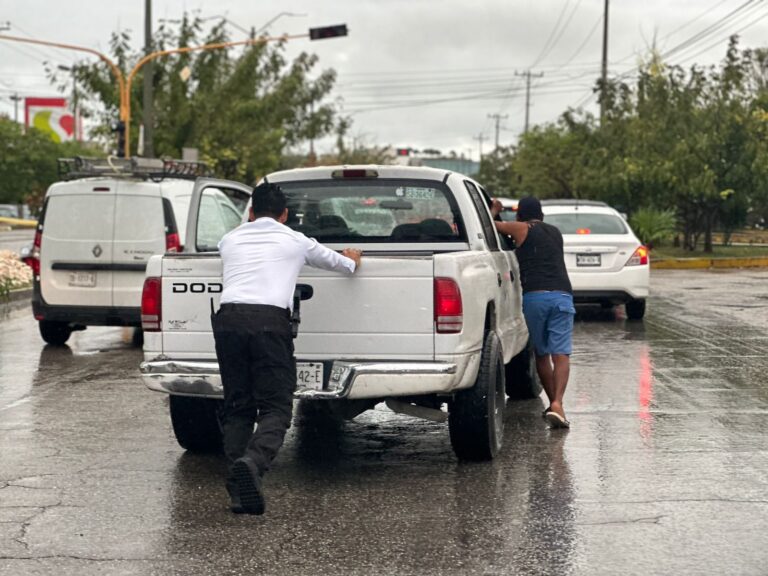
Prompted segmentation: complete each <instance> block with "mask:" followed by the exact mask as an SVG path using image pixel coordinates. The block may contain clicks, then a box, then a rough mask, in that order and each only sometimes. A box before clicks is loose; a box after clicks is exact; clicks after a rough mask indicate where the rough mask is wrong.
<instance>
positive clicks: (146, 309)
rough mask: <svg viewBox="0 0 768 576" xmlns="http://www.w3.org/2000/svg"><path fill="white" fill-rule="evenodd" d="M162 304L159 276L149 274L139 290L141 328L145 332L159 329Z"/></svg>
mask: <svg viewBox="0 0 768 576" xmlns="http://www.w3.org/2000/svg"><path fill="white" fill-rule="evenodd" d="M162 304H163V299H162V283H161V281H160V278H157V277H153V276H150V277H149V278H147V279H146V280H144V289H143V290H142V291H141V328H142V329H143V330H144V331H145V332H159V331H160V323H161V320H162V317H161V311H162Z"/></svg>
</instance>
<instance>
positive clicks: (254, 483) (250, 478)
mask: <svg viewBox="0 0 768 576" xmlns="http://www.w3.org/2000/svg"><path fill="white" fill-rule="evenodd" d="M232 476H233V477H234V479H235V486H236V489H237V497H239V500H240V507H241V508H242V512H235V510H234V503H235V502H234V501H235V498H233V509H232V511H233V512H235V513H236V514H240V513H242V514H256V515H257V516H258V515H261V514H264V511H265V510H266V504H265V502H264V494H263V493H262V491H261V475H259V471H258V469H257V468H256V465H255V464H254V463H253V460H251V459H250V458H247V457H243V458H238V459H237V460H235V463H234V464H233V465H232Z"/></svg>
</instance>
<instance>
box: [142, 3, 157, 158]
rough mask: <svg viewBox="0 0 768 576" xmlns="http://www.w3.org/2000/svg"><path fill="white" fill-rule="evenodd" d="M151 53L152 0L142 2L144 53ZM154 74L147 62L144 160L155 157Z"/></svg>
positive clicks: (144, 99)
mask: <svg viewBox="0 0 768 576" xmlns="http://www.w3.org/2000/svg"><path fill="white" fill-rule="evenodd" d="M150 52H152V0H145V2H144V53H145V54H149V53H150ZM153 76H154V74H153V73H152V62H149V64H148V66H147V69H146V70H145V71H144V98H143V99H142V105H143V108H144V121H143V126H144V137H143V141H144V146H143V148H144V149H143V150H142V155H143V156H144V157H145V158H152V157H154V155H155V148H154V145H153V144H152V137H153V132H154V124H155V118H154V116H155V114H154V94H153V92H154V91H153V89H152V80H153V78H152V77H153Z"/></svg>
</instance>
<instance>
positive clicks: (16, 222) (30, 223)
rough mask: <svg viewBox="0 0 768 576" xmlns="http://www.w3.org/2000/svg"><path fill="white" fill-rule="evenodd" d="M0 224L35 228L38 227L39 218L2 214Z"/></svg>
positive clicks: (11, 226)
mask: <svg viewBox="0 0 768 576" xmlns="http://www.w3.org/2000/svg"><path fill="white" fill-rule="evenodd" d="M0 226H8V227H10V228H11V229H13V228H35V227H37V220H23V219H21V218H6V217H5V216H0Z"/></svg>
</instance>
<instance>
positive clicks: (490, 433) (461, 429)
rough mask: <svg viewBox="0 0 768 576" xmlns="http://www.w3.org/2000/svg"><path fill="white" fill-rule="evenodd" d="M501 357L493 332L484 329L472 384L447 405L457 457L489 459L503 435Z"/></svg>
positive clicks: (497, 339)
mask: <svg viewBox="0 0 768 576" xmlns="http://www.w3.org/2000/svg"><path fill="white" fill-rule="evenodd" d="M504 400H505V398H504V359H503V358H502V356H501V344H500V342H499V337H498V336H496V333H495V332H490V331H489V332H486V334H485V339H484V342H483V351H482V356H481V358H480V369H479V371H478V374H477V380H476V381H475V385H474V386H472V388H468V389H466V390H460V391H459V392H457V393H456V395H455V396H454V398H453V400H452V401H451V403H450V405H449V412H448V431H449V433H450V437H451V446H453V451H454V453H455V454H456V456H458V458H459V459H461V460H476V461H477V460H492V459H493V458H494V457H495V456H496V454H497V453H498V452H499V450H500V449H501V443H502V439H503V436H504Z"/></svg>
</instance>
